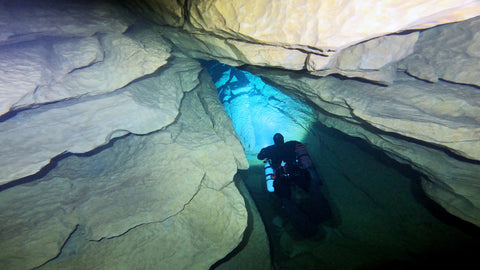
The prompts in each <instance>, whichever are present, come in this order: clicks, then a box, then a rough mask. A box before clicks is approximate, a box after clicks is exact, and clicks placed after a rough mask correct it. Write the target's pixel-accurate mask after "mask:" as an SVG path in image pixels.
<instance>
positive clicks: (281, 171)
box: [257, 133, 331, 236]
mask: <svg viewBox="0 0 480 270" xmlns="http://www.w3.org/2000/svg"><path fill="white" fill-rule="evenodd" d="M273 142H274V144H273V145H270V146H267V147H265V148H263V149H262V150H260V152H259V153H258V155H257V158H258V159H260V160H264V162H265V163H266V165H265V175H266V184H267V190H268V191H269V192H273V193H274V194H276V195H277V196H278V197H279V198H280V201H281V204H282V208H283V209H285V211H286V213H287V215H288V217H289V219H290V221H291V222H292V225H293V226H294V227H295V228H296V229H297V230H298V231H299V232H300V233H301V234H303V235H304V236H311V235H314V234H315V233H316V232H317V225H319V224H320V223H321V222H323V221H325V220H326V219H329V218H330V216H331V210H330V207H329V206H328V202H327V201H326V199H325V198H324V196H323V194H322V192H321V189H320V186H321V184H322V181H321V179H320V177H319V175H318V173H317V172H316V170H315V168H314V167H313V164H312V161H311V159H310V156H309V155H308V153H307V150H306V147H305V145H303V144H302V143H300V142H298V141H288V142H284V138H283V135H282V134H280V133H277V134H275V135H274V136H273ZM293 184H296V185H297V186H299V187H300V188H302V189H303V190H305V191H306V192H308V193H309V202H308V204H309V207H308V208H310V209H309V211H308V212H309V213H308V214H307V213H305V212H303V211H302V210H300V208H299V207H298V206H297V204H296V203H295V202H294V200H293V199H292V186H293Z"/></svg>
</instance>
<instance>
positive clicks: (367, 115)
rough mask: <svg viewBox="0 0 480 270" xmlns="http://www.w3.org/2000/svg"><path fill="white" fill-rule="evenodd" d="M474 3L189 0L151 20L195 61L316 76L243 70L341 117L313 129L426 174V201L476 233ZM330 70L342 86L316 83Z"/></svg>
mask: <svg viewBox="0 0 480 270" xmlns="http://www.w3.org/2000/svg"><path fill="white" fill-rule="evenodd" d="M156 2H158V1H155V0H147V1H144V2H143V3H149V5H153V3H156ZM167 2H170V3H173V2H174V1H167ZM138 3H140V1H137V4H138ZM139 5H140V6H142V5H141V4H139ZM479 5H480V3H479V2H478V1H442V2H438V1H412V2H409V3H408V4H405V3H404V2H396V1H388V2H381V3H380V2H378V1H355V0H351V1H308V0H306V1H280V2H279V1H273V2H272V1H262V0H258V1H235V2H231V1H201V0H198V1H188V2H178V4H177V6H176V7H177V10H182V13H181V14H182V18H183V20H178V21H176V23H175V24H172V23H171V22H170V21H168V20H163V19H162V17H161V16H160V17H156V16H153V17H152V18H153V20H156V21H157V22H159V23H161V24H167V25H171V26H175V27H176V28H165V29H164V30H162V34H163V36H164V37H165V38H167V39H169V40H170V41H171V42H172V43H173V44H175V46H176V47H178V48H179V49H180V50H182V51H183V52H184V53H186V54H188V55H190V56H192V57H198V58H204V59H217V60H219V61H221V62H223V63H226V64H230V65H237V66H240V65H243V64H249V65H253V66H261V67H275V68H280V69H287V70H302V71H306V72H308V73H309V74H311V75H315V76H317V78H318V79H316V78H315V77H309V76H308V75H307V74H304V75H305V76H302V75H300V74H299V73H288V72H287V73H285V74H283V75H278V73H281V72H276V71H275V72H272V71H268V72H265V71H264V70H262V71H260V70H258V69H257V70H255V69H250V70H251V71H254V72H257V73H258V74H261V75H263V76H264V77H265V78H267V79H268V78H269V79H270V81H271V82H272V83H276V84H277V85H278V86H279V87H282V86H283V88H284V89H287V90H286V91H290V93H291V94H294V95H297V96H301V97H302V99H306V100H309V101H311V102H312V103H314V104H316V105H318V107H319V111H323V112H327V114H329V115H332V116H335V117H337V118H334V119H336V120H339V121H334V120H333V119H327V118H325V117H323V116H321V115H319V119H320V120H321V121H323V122H326V123H327V122H329V121H330V122H331V123H329V125H331V126H335V127H336V128H338V129H340V130H342V131H343V132H345V133H347V134H351V135H355V136H360V137H363V138H365V139H367V140H369V141H371V142H372V143H373V144H375V145H377V146H379V147H381V148H383V149H384V150H385V151H387V152H390V153H391V155H393V156H396V158H397V159H398V160H401V161H403V162H407V163H409V164H411V165H412V166H414V167H416V168H417V169H419V170H420V171H422V172H424V173H425V174H426V175H428V176H429V178H430V180H426V181H425V184H424V187H425V190H426V191H427V193H428V194H429V195H430V196H431V197H432V198H433V199H434V200H435V201H437V202H439V203H440V204H441V205H442V206H444V207H445V208H446V209H447V210H449V211H450V212H451V213H454V214H455V215H458V216H459V217H461V218H463V219H465V220H468V221H470V222H472V223H474V224H477V225H479V224H480V223H479V220H480V215H479V214H478V213H480V211H478V210H479V207H480V204H479V201H478V183H479V181H480V179H479V178H478V175H479V174H478V166H479V165H478V164H479V160H480V149H479V148H478V145H479V140H478V138H480V136H479V135H480V134H479V131H480V130H479V127H480V122H479V119H478V115H480V114H479V111H478V108H479V105H480V104H479V100H480V97H479V96H478V78H479V76H478V67H479V66H480V62H479V58H478V36H479V33H478V22H479V19H478V17H476V16H479V15H480V6H479ZM143 7H145V5H143ZM152 14H153V13H152ZM177 14H180V13H177ZM177 16H178V17H180V15H177ZM458 21H462V22H461V23H454V24H448V23H453V22H458ZM442 24H446V25H445V26H439V25H442ZM434 26H437V27H435V28H432V27H434ZM428 28H432V29H428ZM423 29H428V30H425V31H423ZM180 30H182V31H180ZM405 72H407V73H408V74H409V75H411V76H412V77H409V76H406V75H405V74H404V73H405ZM329 74H340V75H342V79H337V78H330V77H327V78H322V77H324V76H326V75H329ZM345 77H355V78H361V79H362V80H363V79H366V80H367V81H371V82H374V83H372V84H369V83H361V82H358V81H353V80H348V79H346V78H345ZM414 77H415V78H417V79H414ZM425 81H430V82H433V83H434V84H432V83H427V82H425ZM445 81H449V83H447V82H445ZM378 84H381V85H383V87H380V86H379V85H378ZM467 85H472V86H467ZM387 86H388V87H387ZM334 122H335V123H334ZM354 126H355V127H354ZM362 129H363V130H362ZM352 130H356V131H355V132H353V131H352ZM360 130H362V131H360ZM366 134H370V135H366ZM378 136H380V137H382V139H372V137H378ZM387 137H388V139H386V138H387ZM380 141H382V142H380ZM385 141H388V143H385ZM387 145H388V146H387ZM425 147H426V148H425ZM420 149H422V150H420ZM459 168H461V169H459ZM428 181H431V182H428ZM427 183H429V184H427ZM442 194H443V195H442Z"/></svg>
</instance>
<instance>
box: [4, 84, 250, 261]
mask: <svg viewBox="0 0 480 270" xmlns="http://www.w3.org/2000/svg"><path fill="white" fill-rule="evenodd" d="M212 87H214V86H212V84H210V85H209V84H201V85H200V86H199V87H197V89H195V90H193V91H192V92H189V93H187V94H186V96H185V98H184V99H183V101H182V107H181V111H180V117H179V118H178V119H177V121H176V122H175V123H174V124H172V125H170V126H169V127H168V128H166V129H165V130H162V131H159V132H155V133H151V134H149V135H144V136H137V135H129V136H125V137H122V138H119V139H117V140H115V141H114V142H113V143H111V144H110V145H109V146H108V147H105V149H103V150H101V151H95V152H93V153H89V154H86V155H70V156H68V157H66V158H64V159H61V160H60V161H58V164H57V165H56V166H55V168H53V169H52V170H51V171H49V172H48V173H47V174H46V175H45V176H43V177H41V178H39V179H36V180H35V181H32V182H30V183H28V184H24V185H18V186H15V187H12V188H9V189H7V190H4V191H2V192H1V193H0V207H1V209H0V213H2V231H1V233H0V239H1V241H0V243H1V244H0V245H1V249H2V250H4V251H5V252H2V259H1V260H0V262H1V265H0V268H2V269H29V268H33V267H36V266H41V265H42V267H41V268H40V269H59V268H68V269H94V268H99V269H106V268H112V267H113V268H115V269H126V268H128V269H133V268H145V269H149V268H152V267H154V268H160V269H206V268H208V267H209V266H210V265H212V264H213V263H214V262H216V261H217V260H219V259H220V258H222V257H223V256H225V255H226V254H227V253H228V252H229V251H230V250H232V249H233V248H234V247H235V246H236V245H237V244H238V243H239V242H240V240H241V238H242V234H243V230H244V229H245V227H246V222H247V213H246V209H245V205H244V202H243V198H242V196H241V195H240V193H239V192H238V190H237V189H236V188H235V185H234V184H233V182H232V181H233V176H234V175H235V173H236V172H237V168H238V167H240V168H243V169H245V168H247V166H248V164H247V162H246V159H245V156H244V155H243V153H241V152H240V154H239V153H238V152H236V151H237V150H238V149H241V145H240V142H239V140H238V138H236V136H235V135H233V132H232V130H233V127H232V124H231V122H230V121H225V120H226V119H228V118H227V116H226V114H225V112H222V111H217V110H215V108H221V107H220V106H221V105H220V106H219V105H218V104H217V105H215V104H213V103H208V102H206V101H205V100H208V98H207V96H208V95H211V94H212V92H210V91H215V89H214V88H212ZM202 102H204V104H203V105H202ZM216 102H217V103H219V101H218V100H216ZM222 114H225V115H224V116H222ZM222 119H223V120H222ZM213 121H215V125H216V127H215V128H214V124H213V123H214V122H213ZM72 232H73V234H72V235H71V236H70V234H71V233H72ZM67 239H68V240H67ZM65 241H66V243H65ZM61 250H62V252H61V254H60V256H59V257H56V256H57V255H58V254H59V253H60V251H61ZM99 254H100V255H99ZM199 257H201V258H203V259H202V260H198V259H195V258H199ZM46 262H48V263H46ZM45 263H46V264H45Z"/></svg>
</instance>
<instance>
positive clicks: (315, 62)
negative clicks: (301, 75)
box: [307, 32, 418, 84]
mask: <svg viewBox="0 0 480 270" xmlns="http://www.w3.org/2000/svg"><path fill="white" fill-rule="evenodd" d="M417 39H418V32H413V33H410V34H408V35H389V36H383V37H379V38H375V39H372V40H369V41H366V42H363V43H360V44H357V45H354V46H351V47H349V48H346V49H344V50H342V51H340V52H339V53H337V54H336V55H334V56H333V57H331V58H330V61H329V62H326V60H327V59H328V58H325V57H319V56H316V57H310V58H309V62H308V63H307V69H308V70H309V71H310V73H311V74H313V75H316V76H326V75H329V74H333V73H338V74H341V75H344V76H347V77H360V78H365V79H369V80H372V81H377V82H382V83H385V84H390V83H392V82H393V80H394V79H395V73H396V68H395V66H393V65H392V64H393V63H396V62H397V61H399V60H402V59H404V58H405V57H407V56H408V55H410V54H412V53H413V46H414V45H415V43H416V41H417Z"/></svg>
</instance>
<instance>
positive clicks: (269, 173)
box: [265, 159, 275, 192]
mask: <svg viewBox="0 0 480 270" xmlns="http://www.w3.org/2000/svg"><path fill="white" fill-rule="evenodd" d="M265 181H266V184H267V190H268V192H274V191H275V188H274V187H273V181H275V172H274V170H273V168H272V165H270V160H268V159H267V161H266V163H265Z"/></svg>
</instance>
